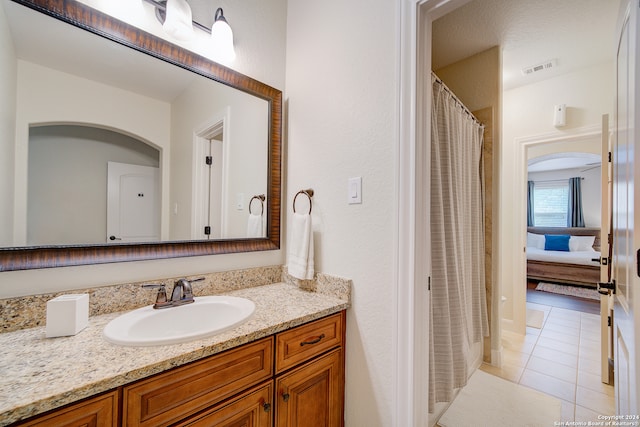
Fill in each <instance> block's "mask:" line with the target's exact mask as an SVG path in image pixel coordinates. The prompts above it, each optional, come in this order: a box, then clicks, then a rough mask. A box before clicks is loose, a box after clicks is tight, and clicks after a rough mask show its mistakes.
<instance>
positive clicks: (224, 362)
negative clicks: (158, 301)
mask: <svg viewBox="0 0 640 427" xmlns="http://www.w3.org/2000/svg"><path fill="white" fill-rule="evenodd" d="M272 357H273V339H272V338H271V337H269V338H265V339H263V340H260V341H256V342H255V343H251V344H246V345H244V346H242V347H239V348H237V349H232V350H228V351H226V352H224V353H221V354H218V355H215V356H211V357H209V358H207V359H204V360H202V361H199V362H194V363H191V364H189V365H187V366H183V367H180V368H177V369H174V370H171V371H169V372H165V373H162V374H158V375H156V376H154V377H151V378H149V379H146V380H142V381H140V382H137V383H135V384H133V385H131V386H127V387H125V388H124V393H123V411H124V414H123V423H124V425H127V426H154V427H156V426H164V425H167V424H170V423H172V422H176V421H179V420H180V419H183V418H185V417H187V416H189V415H192V414H194V413H196V412H197V411H200V410H202V409H205V408H207V407H210V406H212V405H214V404H216V403H218V402H221V401H222V400H224V399H226V398H228V397H230V396H232V395H234V394H236V393H237V392H238V390H242V389H245V388H247V387H250V386H252V385H255V384H258V383H259V382H262V381H264V380H266V379H269V378H270V377H271V376H272V374H273V368H272Z"/></svg>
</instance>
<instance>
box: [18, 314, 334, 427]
mask: <svg viewBox="0 0 640 427" xmlns="http://www.w3.org/2000/svg"><path fill="white" fill-rule="evenodd" d="M344 334H345V313H344V312H340V313H337V314H334V315H331V316H328V317H325V318H322V319H319V320H316V321H313V322H311V323H308V324H305V325H301V326H298V327H295V328H292V329H290V330H287V331H284V332H281V333H278V334H276V335H273V336H270V337H267V338H263V339H260V340H258V341H255V342H252V343H249V344H245V345H243V346H241V347H237V348H234V349H231V350H227V351H225V352H223V353H219V354H216V355H213V356H210V357H207V358H204V359H202V360H199V361H196V362H192V363H189V364H187V365H184V366H180V367H177V368H175V369H171V370H169V371H166V372H162V373H160V374H157V375H153V376H151V377H149V378H146V379H143V380H139V381H136V382H134V383H132V384H129V385H126V386H124V387H121V388H120V389H118V390H114V391H112V392H110V393H106V394H103V395H100V396H96V397H94V398H91V399H87V400H85V401H82V402H79V403H76V404H72V405H70V406H68V407H65V408H62V409H60V410H57V411H54V412H52V413H50V414H45V415H42V416H39V417H37V418H34V419H32V420H29V421H28V422H27V423H24V424H20V425H25V426H51V425H55V426H65V427H80V426H92V427H107V426H118V425H121V426H124V427H130V426H153V427H158V426H168V425H172V426H174V425H177V426H190V427H205V426H207V427H209V426H218V427H231V426H245V427H271V426H274V425H275V426H277V427H300V426H305V427H316V426H318V427H320V426H323V427H340V426H342V425H343V423H344V421H343V419H344V416H343V413H344ZM119 399H121V400H122V404H121V405H120V402H119ZM120 406H121V411H122V414H121V417H120V416H119V408H120Z"/></svg>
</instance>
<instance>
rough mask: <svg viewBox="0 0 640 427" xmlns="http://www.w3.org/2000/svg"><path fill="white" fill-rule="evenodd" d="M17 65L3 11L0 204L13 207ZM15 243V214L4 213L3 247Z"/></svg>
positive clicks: (0, 238) (0, 14) (0, 232)
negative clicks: (0, 202)
mask: <svg viewBox="0 0 640 427" xmlns="http://www.w3.org/2000/svg"><path fill="white" fill-rule="evenodd" d="M17 78H18V76H17V64H16V57H15V51H14V49H13V40H12V38H11V34H10V33H9V27H8V24H7V18H6V16H5V13H4V9H3V8H2V7H0V200H2V204H11V205H13V202H12V201H13V185H14V179H13V174H14V166H13V158H14V149H13V141H14V139H15V118H16V116H15V108H16V86H17V84H16V82H17ZM12 243H13V210H10V209H9V210H8V209H0V247H2V246H9V245H11V244H12Z"/></svg>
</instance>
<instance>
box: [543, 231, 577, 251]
mask: <svg viewBox="0 0 640 427" xmlns="http://www.w3.org/2000/svg"><path fill="white" fill-rule="evenodd" d="M570 238H571V236H569V235H568V234H545V235H544V250H545V251H564V252H569V239H570Z"/></svg>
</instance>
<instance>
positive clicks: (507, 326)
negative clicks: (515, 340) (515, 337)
mask: <svg viewBox="0 0 640 427" xmlns="http://www.w3.org/2000/svg"><path fill="white" fill-rule="evenodd" d="M502 330H503V331H510V332H516V333H517V332H518V331H516V328H515V322H514V321H513V320H512V319H505V318H503V319H502Z"/></svg>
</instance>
